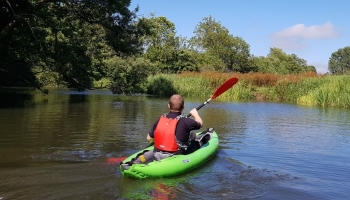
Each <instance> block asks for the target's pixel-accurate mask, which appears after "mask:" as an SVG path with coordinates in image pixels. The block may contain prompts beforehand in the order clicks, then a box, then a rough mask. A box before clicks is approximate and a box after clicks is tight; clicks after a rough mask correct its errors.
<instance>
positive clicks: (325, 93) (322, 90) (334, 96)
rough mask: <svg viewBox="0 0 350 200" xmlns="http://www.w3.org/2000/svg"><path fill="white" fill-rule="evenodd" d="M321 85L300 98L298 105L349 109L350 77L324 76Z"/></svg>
mask: <svg viewBox="0 0 350 200" xmlns="http://www.w3.org/2000/svg"><path fill="white" fill-rule="evenodd" d="M322 82H323V84H321V85H319V87H317V88H315V89H314V90H312V91H310V92H309V93H308V94H305V95H304V96H301V97H300V98H299V99H298V103H300V104H307V105H318V106H322V107H341V108H349V107H350V77H349V76H326V77H324V78H322Z"/></svg>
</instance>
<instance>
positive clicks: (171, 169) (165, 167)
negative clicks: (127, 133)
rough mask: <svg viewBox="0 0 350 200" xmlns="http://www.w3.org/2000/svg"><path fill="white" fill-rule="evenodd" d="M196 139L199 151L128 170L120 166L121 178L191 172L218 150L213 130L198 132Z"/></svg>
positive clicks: (135, 154) (163, 175)
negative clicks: (199, 143)
mask: <svg viewBox="0 0 350 200" xmlns="http://www.w3.org/2000/svg"><path fill="white" fill-rule="evenodd" d="M197 139H198V140H200V141H201V142H202V143H203V144H202V146H201V148H200V149H198V150H196V151H195V152H193V153H191V154H188V155H174V156H170V157H167V158H164V159H162V160H159V161H152V162H150V163H147V164H133V165H131V166H130V168H129V169H124V168H123V167H122V166H120V171H121V173H122V174H123V176H126V177H133V178H140V179H143V178H152V177H167V176H175V175H178V174H182V173H185V172H187V171H190V170H193V169H195V168H197V167H199V166H201V165H203V164H204V163H206V162H207V161H208V160H209V159H211V158H212V157H213V156H214V155H216V152H217V151H218V148H219V138H218V135H217V133H216V132H215V131H214V129H212V128H209V129H208V130H207V131H204V132H198V133H197ZM153 148H154V147H153V146H150V147H148V148H146V149H143V150H141V151H139V152H136V153H134V154H133V155H131V156H129V157H128V158H126V159H125V160H124V162H123V163H126V162H128V161H131V160H132V159H133V158H135V157H136V156H137V155H139V154H140V153H142V152H143V151H145V150H152V149H153Z"/></svg>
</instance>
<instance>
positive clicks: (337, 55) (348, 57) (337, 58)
mask: <svg viewBox="0 0 350 200" xmlns="http://www.w3.org/2000/svg"><path fill="white" fill-rule="evenodd" d="M328 70H329V71H330V72H331V73H332V74H347V73H349V72H350V46H347V47H344V48H340V49H338V50H337V51H336V52H334V53H332V55H331V57H330V58H329V61H328Z"/></svg>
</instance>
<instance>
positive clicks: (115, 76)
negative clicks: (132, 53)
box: [107, 57, 153, 95]
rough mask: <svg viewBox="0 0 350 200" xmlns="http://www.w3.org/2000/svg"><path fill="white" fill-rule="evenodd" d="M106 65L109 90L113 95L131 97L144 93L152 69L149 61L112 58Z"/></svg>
mask: <svg viewBox="0 0 350 200" xmlns="http://www.w3.org/2000/svg"><path fill="white" fill-rule="evenodd" d="M107 65H108V66H109V67H110V70H109V71H110V73H109V74H108V77H109V78H110V80H111V83H110V85H109V89H110V90H111V91H112V92H113V93H114V94H127V95H131V94H133V93H143V92H145V91H146V84H147V77H148V75H149V74H150V70H151V68H152V67H153V66H152V63H150V62H149V60H145V59H143V58H131V57H129V58H127V59H122V58H120V57H114V58H112V59H110V60H108V62H107Z"/></svg>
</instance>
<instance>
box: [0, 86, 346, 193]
mask: <svg viewBox="0 0 350 200" xmlns="http://www.w3.org/2000/svg"><path fill="white" fill-rule="evenodd" d="M167 100H168V99H164V98H156V97H150V96H118V95H112V94H111V93H110V92H109V91H107V90H95V91H86V92H84V93H78V92H74V91H70V90H50V93H49V95H43V94H41V93H39V92H36V91H32V90H31V91H23V90H19V91H17V93H8V92H6V93H2V94H1V98H0V180H2V181H1V182H0V199H80V198H84V199H242V198H257V199H346V197H347V196H349V192H348V188H349V187H350V184H349V182H348V180H347V176H346V174H349V173H350V164H349V162H344V161H346V160H349V158H350V155H349V153H348V152H349V147H348V146H349V145H348V144H349V142H350V126H349V125H348V122H349V121H350V112H349V110H343V109H334V108H329V109H324V108H315V107H300V106H295V105H290V104H277V103H265V102H225V101H211V102H210V104H209V105H206V106H205V108H202V109H201V110H200V114H201V116H202V118H203V120H204V124H205V128H206V127H214V128H215V129H216V130H217V132H218V135H219V138H220V149H219V152H218V156H217V157H215V158H214V159H212V160H211V161H210V162H209V163H207V164H206V165H205V166H203V167H200V168H198V169H197V170H194V171H192V172H189V173H186V174H183V175H180V176H176V177H173V178H162V179H150V180H134V179H130V178H124V177H121V175H120V172H119V166H118V164H117V163H113V162H111V163H108V162H107V159H108V158H116V159H118V158H123V157H125V156H128V155H130V154H131V153H134V152H136V151H137V150H139V149H140V148H143V147H145V146H146V145H147V142H146V140H145V137H146V134H147V132H148V131H149V128H150V127H151V126H152V124H153V122H154V120H155V119H156V118H157V117H158V116H159V115H160V114H163V113H166V112H167ZM204 100H205V99H201V98H187V99H186V108H185V111H184V113H188V112H189V110H190V109H191V108H194V107H197V106H198V105H200V104H201V103H202V102H203V101H204Z"/></svg>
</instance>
